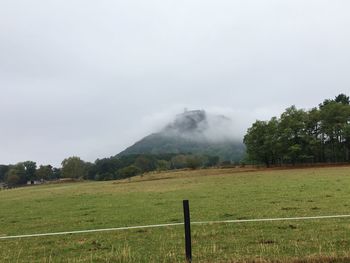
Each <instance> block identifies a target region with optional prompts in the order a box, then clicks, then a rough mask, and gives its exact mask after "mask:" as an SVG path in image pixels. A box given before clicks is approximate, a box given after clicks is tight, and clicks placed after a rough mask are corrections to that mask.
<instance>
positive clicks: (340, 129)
mask: <svg viewBox="0 0 350 263" xmlns="http://www.w3.org/2000/svg"><path fill="white" fill-rule="evenodd" d="M244 143H245V145H246V148H247V154H248V159H249V160H250V161H251V162H255V163H264V164H265V165H266V166H268V167H269V166H270V165H284V164H292V165H295V164H298V163H328V162H332V163H338V162H349V161H350V103H349V96H346V95H345V94H340V95H338V96H336V97H335V99H327V100H324V101H323V102H322V103H320V104H319V105H318V107H315V108H312V109H310V110H303V109H297V108H296V107H295V106H291V107H289V108H287V109H286V110H285V111H284V112H283V113H282V114H281V116H280V117H279V118H277V117H273V118H271V119H270V120H269V121H260V120H258V121H256V122H255V123H253V125H252V126H251V127H250V128H249V129H248V131H247V133H246V135H245V137H244Z"/></svg>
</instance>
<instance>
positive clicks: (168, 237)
mask: <svg viewBox="0 0 350 263" xmlns="http://www.w3.org/2000/svg"><path fill="white" fill-rule="evenodd" d="M183 199H189V200H190V207H191V218H192V221H208V220H229V219H245V218H247V219H249V218H270V217H293V216H317V215H334V214H350V167H339V168H310V169H293V170H261V171H259V170H258V171H250V172H245V171H240V170H239V169H224V170H215V169H209V170H199V171H181V172H172V173H162V174H150V175H146V176H144V177H142V178H141V177H136V178H133V179H132V180H130V181H128V180H124V181H114V182H111V181H110V182H85V183H71V184H57V185H43V186H35V187H26V188H18V189H13V190H6V191H0V236H2V235H20V234H32V233H45V232H59V231H71V230H85V229H95V228H109V227H122V226H134V225H147V224H161V223H172V222H182V221H183V215H182V200H183ZM183 239H184V238H183V227H182V226H174V227H166V228H159V229H139V230H125V231H118V232H104V233H90V234H77V235H68V236H56V237H38V238H24V239H15V240H0V261H1V262H184V241H183ZM192 239H193V257H194V260H193V262H236V261H238V262H245V261H247V262H251V261H254V260H255V262H264V261H277V260H279V261H281V262H286V261H291V262H292V261H295V262H297V259H300V260H306V261H308V262H331V259H334V260H335V261H332V262H350V258H349V256H350V219H326V220H312V221H285V222H260V223H236V224H212V225H193V226H192ZM318 260H320V261H318ZM306 261H305V262H306ZM298 262H299V261H298ZM300 262H302V261H300Z"/></svg>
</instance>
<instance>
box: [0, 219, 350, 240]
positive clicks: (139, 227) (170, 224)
mask: <svg viewBox="0 0 350 263" xmlns="http://www.w3.org/2000/svg"><path fill="white" fill-rule="evenodd" d="M337 218H338V219H339V218H350V215H328V216H308V217H285V218H259V219H237V220H220V221H198V222H191V225H210V224H232V223H249V222H273V221H296V220H321V219H337ZM183 225H184V222H182V223H169V224H156V225H144V226H125V227H115V228H102V229H90V230H77V231H65V232H56V233H41V234H25V235H13V236H0V240H8V239H19V238H33V237H44V236H60V235H72V234H85V233H96V232H112V231H122V230H132V229H146V228H162V227H172V226H183Z"/></svg>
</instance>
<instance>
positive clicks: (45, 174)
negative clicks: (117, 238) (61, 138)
mask: <svg viewBox="0 0 350 263" xmlns="http://www.w3.org/2000/svg"><path fill="white" fill-rule="evenodd" d="M218 164H219V157H217V156H209V155H193V154H189V153H188V154H157V155H155V154H132V155H125V156H120V157H118V156H114V157H110V158H103V159H97V160H96V161H95V162H94V163H91V162H85V161H83V160H82V159H81V158H79V157H77V156H73V157H69V158H67V159H65V160H63V161H62V167H61V168H55V167H53V166H51V165H40V166H39V167H37V164H36V163H35V162H33V161H26V162H20V163H17V164H14V165H0V182H5V183H7V184H8V185H9V186H10V187H11V186H16V185H23V184H26V183H27V182H28V181H36V180H57V179H59V178H76V179H85V180H115V179H123V178H129V177H132V176H136V175H142V174H143V173H146V172H151V171H166V170H174V169H183V168H190V169H197V168H201V167H202V168H206V167H213V166H217V165H218Z"/></svg>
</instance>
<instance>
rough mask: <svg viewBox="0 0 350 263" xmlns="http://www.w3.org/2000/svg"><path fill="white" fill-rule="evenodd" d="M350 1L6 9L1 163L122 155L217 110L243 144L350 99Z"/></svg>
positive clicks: (45, 2) (5, 4)
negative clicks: (178, 122)
mask: <svg viewBox="0 0 350 263" xmlns="http://www.w3.org/2000/svg"><path fill="white" fill-rule="evenodd" d="M349 10H350V1H349V0H329V1H325V0H265V1H261V0H244V1H238V0H237V1H235V0H228V1H223V0H215V1H214V0H212V1H207V0H173V1H168V0H159V1H155V0H148V1H144V0H138V1H135V0H123V1H118V0H101V1H92V0H70V1H67V0H55V1H53V0H32V1H27V0H1V1H0V91H1V94H0V96H1V97H0V98H1V102H0V120H1V124H0V163H5V164H6V163H16V162H19V161H25V160H33V161H36V162H38V164H48V163H51V164H54V165H56V166H58V165H59V164H60V163H61V161H62V160H63V159H64V158H65V157H69V156H72V155H76V156H80V157H81V158H83V159H84V160H87V161H94V160H95V159H96V158H102V157H108V156H111V155H115V154H117V153H118V152H120V151H121V150H123V149H124V148H125V147H127V146H129V145H130V144H132V143H134V142H135V141H136V140H138V139H140V138H142V137H143V136H144V135H147V134H148V133H150V132H152V131H155V130H157V129H159V128H160V127H161V126H162V125H164V124H165V123H166V122H167V121H168V120H169V118H170V119H171V116H173V115H174V114H176V113H179V112H181V111H183V109H184V108H185V107H186V108H188V109H205V110H208V111H210V112H214V113H223V114H225V115H228V116H229V117H231V118H233V121H234V123H235V125H236V126H237V134H238V135H241V136H243V134H244V132H245V130H246V129H247V128H248V127H249V126H250V125H251V123H252V122H253V121H255V120H256V119H269V118H270V117H272V116H274V115H279V114H280V113H281V112H282V111H283V110H284V109H285V108H286V107H288V106H290V105H292V104H295V105H296V106H297V107H301V108H311V107H313V106H317V105H318V103H320V102H322V101H323V100H324V99H326V98H333V97H335V96H336V95H337V94H339V93H347V94H348V95H349V93H350V48H349V47H350V30H349V28H350V15H349Z"/></svg>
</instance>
